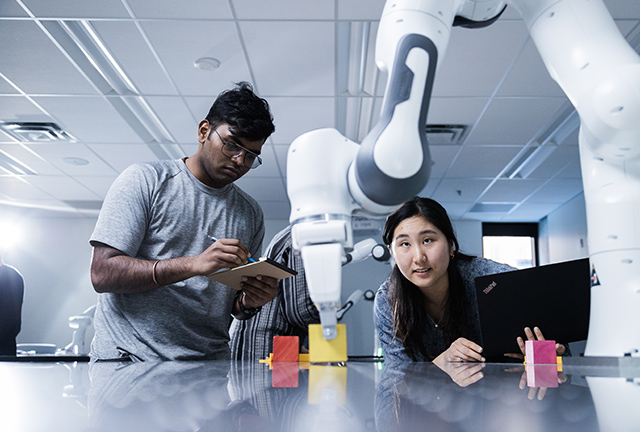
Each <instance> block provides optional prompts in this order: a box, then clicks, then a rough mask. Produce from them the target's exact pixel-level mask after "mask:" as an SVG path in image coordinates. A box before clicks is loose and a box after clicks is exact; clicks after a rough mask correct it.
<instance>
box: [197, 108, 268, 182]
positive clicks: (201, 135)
mask: <svg viewBox="0 0 640 432" xmlns="http://www.w3.org/2000/svg"><path fill="white" fill-rule="evenodd" d="M198 141H199V142H200V143H201V144H202V145H201V148H200V149H199V151H198V153H199V154H200V156H199V164H200V166H201V168H202V170H203V172H202V173H201V174H202V175H203V178H199V180H200V181H202V182H203V183H205V184H206V185H208V186H211V187H215V188H220V187H223V186H226V185H228V184H229V183H233V182H234V181H236V180H238V179H239V178H240V177H242V176H243V175H245V174H246V173H247V171H249V169H251V168H250V166H247V165H249V163H248V158H247V151H242V152H241V153H240V154H238V155H236V156H231V157H230V156H227V155H228V154H231V153H230V152H229V147H230V146H229V145H227V147H226V148H225V144H224V143H225V142H227V143H229V144H235V146H240V147H243V148H244V149H246V150H248V151H250V152H252V153H254V154H257V155H259V154H260V152H261V150H262V145H263V144H264V142H263V141H249V140H246V139H244V138H239V137H238V136H236V135H235V134H234V133H233V131H232V130H231V129H230V128H229V125H227V124H220V125H218V127H217V128H216V129H214V128H213V127H212V125H211V124H210V123H209V122H208V121H206V120H203V121H202V122H200V125H199V129H198ZM223 150H224V152H223ZM225 153H226V154H225ZM245 162H247V163H245Z"/></svg>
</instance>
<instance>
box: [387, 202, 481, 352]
mask: <svg viewBox="0 0 640 432" xmlns="http://www.w3.org/2000/svg"><path fill="white" fill-rule="evenodd" d="M414 216H420V217H423V218H425V219H426V220H427V221H429V222H431V223H432V224H433V225H434V226H435V227H436V228H438V229H439V230H440V231H442V233H443V234H444V235H445V237H446V238H447V242H448V243H449V244H453V258H452V259H451V261H450V262H449V267H448V268H447V273H448V276H449V292H448V295H447V299H446V303H445V310H444V314H443V316H442V320H441V321H440V322H439V327H440V328H441V329H442V331H443V332H444V336H445V343H446V344H447V345H449V344H451V343H452V342H453V341H455V340H456V339H457V338H458V337H461V336H466V334H465V333H466V332H465V329H466V327H467V316H466V295H465V287H464V281H463V280H462V277H461V276H460V272H459V271H458V265H457V261H458V260H469V259H471V258H472V257H471V256H469V255H465V254H463V253H461V252H460V251H459V249H460V246H459V244H458V239H457V238H456V235H455V233H454V231H453V226H452V225H451V220H450V219H449V215H447V211H446V210H445V209H444V207H442V206H441V205H440V204H439V203H438V202H436V201H434V200H432V199H430V198H421V197H414V198H412V199H410V200H409V201H407V202H405V203H404V204H403V205H402V207H400V208H399V209H398V210H396V211H395V212H393V213H392V214H391V215H389V217H388V218H387V221H386V223H385V226H384V230H383V233H382V239H383V241H384V243H385V244H386V245H387V246H391V244H392V242H393V233H394V231H395V229H396V228H397V227H398V225H399V224H400V223H401V222H402V221H404V220H405V219H409V218H412V217H414ZM389 304H390V305H391V308H392V310H393V331H394V334H395V337H397V338H398V339H399V340H400V341H402V343H403V345H404V347H405V350H406V352H407V355H408V356H409V358H411V359H412V360H414V361H415V360H417V359H418V356H419V355H422V357H424V358H425V359H426V360H433V359H434V358H435V357H437V356H438V355H439V354H440V353H430V352H427V349H426V347H425V346H424V343H423V338H422V336H423V329H424V328H426V327H427V326H429V325H431V324H430V323H429V317H428V313H427V311H426V310H425V308H424V306H423V305H424V300H423V297H422V293H421V292H420V289H419V288H418V287H417V286H415V285H414V284H413V283H412V282H410V281H409V280H408V279H407V278H405V277H404V275H403V274H402V273H401V272H400V270H399V269H398V266H397V265H396V266H394V268H393V271H392V273H391V280H390V285H389Z"/></svg>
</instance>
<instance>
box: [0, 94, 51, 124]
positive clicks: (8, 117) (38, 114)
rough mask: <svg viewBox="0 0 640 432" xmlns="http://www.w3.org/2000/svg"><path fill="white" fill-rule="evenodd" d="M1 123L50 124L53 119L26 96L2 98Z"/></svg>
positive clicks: (0, 101) (0, 104)
mask: <svg viewBox="0 0 640 432" xmlns="http://www.w3.org/2000/svg"><path fill="white" fill-rule="evenodd" d="M0 121H6V122H12V121H24V122H50V121H51V117H49V116H48V115H47V114H46V113H45V112H43V111H42V110H41V109H40V108H39V107H38V106H37V105H36V104H34V103H33V102H31V101H30V100H29V99H27V98H26V97H24V96H0Z"/></svg>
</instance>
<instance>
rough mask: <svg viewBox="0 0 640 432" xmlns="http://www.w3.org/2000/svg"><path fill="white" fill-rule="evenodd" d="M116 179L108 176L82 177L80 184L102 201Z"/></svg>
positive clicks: (113, 176)
mask: <svg viewBox="0 0 640 432" xmlns="http://www.w3.org/2000/svg"><path fill="white" fill-rule="evenodd" d="M115 179H116V175H110V176H84V177H82V179H81V180H82V183H83V184H84V186H85V187H86V188H87V189H89V190H90V191H92V192H93V193H95V194H96V195H97V196H99V197H100V199H104V197H105V196H106V195H107V192H108V191H109V188H110V187H111V185H112V184H113V182H114V181H115Z"/></svg>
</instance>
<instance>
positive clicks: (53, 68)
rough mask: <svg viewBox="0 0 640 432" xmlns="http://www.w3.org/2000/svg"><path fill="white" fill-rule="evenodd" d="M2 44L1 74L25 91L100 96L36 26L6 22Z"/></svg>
mask: <svg viewBox="0 0 640 432" xmlns="http://www.w3.org/2000/svg"><path fill="white" fill-rule="evenodd" d="M0 40H2V44H0V58H1V59H2V70H1V71H0V72H2V74H3V75H4V76H5V77H6V78H7V79H9V80H10V81H11V82H13V83H14V84H15V85H17V86H18V87H19V88H20V89H21V90H22V91H24V92H26V93H39V94H96V90H95V89H94V88H93V87H92V86H91V85H90V84H89V82H88V81H87V80H86V79H85V78H84V77H83V76H82V74H80V72H78V70H77V69H76V68H75V67H74V66H73V64H72V63H71V62H69V60H68V59H67V58H66V57H65V56H64V55H63V54H62V53H61V52H60V50H59V49H58V48H57V47H56V46H55V45H54V43H53V42H51V40H50V39H49V38H48V37H47V36H46V35H45V34H44V33H43V32H42V30H41V29H40V27H38V26H37V25H36V24H35V23H33V22H29V21H3V22H2V25H0Z"/></svg>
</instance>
